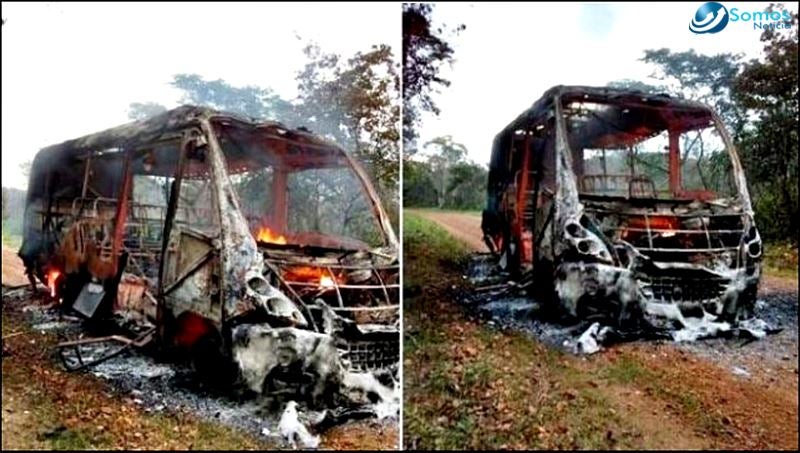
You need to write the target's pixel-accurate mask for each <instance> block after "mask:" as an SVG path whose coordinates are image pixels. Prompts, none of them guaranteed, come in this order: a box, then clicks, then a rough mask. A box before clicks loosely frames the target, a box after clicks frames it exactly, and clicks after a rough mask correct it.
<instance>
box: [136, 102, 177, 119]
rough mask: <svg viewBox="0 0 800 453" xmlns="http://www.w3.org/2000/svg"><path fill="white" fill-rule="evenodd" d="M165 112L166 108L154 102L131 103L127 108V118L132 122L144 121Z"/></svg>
mask: <svg viewBox="0 0 800 453" xmlns="http://www.w3.org/2000/svg"><path fill="white" fill-rule="evenodd" d="M166 111H167V108H166V107H164V106H163V105H161V104H157V103H155V102H132V103H131V104H130V106H128V118H130V119H132V120H146V119H148V118H151V117H154V116H156V115H158V114H161V113H164V112H166Z"/></svg>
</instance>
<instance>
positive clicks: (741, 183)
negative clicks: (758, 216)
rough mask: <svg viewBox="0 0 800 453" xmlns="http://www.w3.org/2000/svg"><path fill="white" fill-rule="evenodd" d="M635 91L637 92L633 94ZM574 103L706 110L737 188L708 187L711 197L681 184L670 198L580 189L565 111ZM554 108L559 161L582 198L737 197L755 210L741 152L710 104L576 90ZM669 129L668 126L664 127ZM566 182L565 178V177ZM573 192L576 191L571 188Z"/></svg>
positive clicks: (558, 98)
mask: <svg viewBox="0 0 800 453" xmlns="http://www.w3.org/2000/svg"><path fill="white" fill-rule="evenodd" d="M632 94H633V93H632ZM572 102H581V103H594V104H606V105H612V106H618V107H620V108H625V107H635V108H648V109H657V110H673V111H674V110H684V111H696V112H702V113H704V114H706V115H708V117H709V119H710V121H709V123H708V126H707V128H713V129H714V132H715V133H716V134H717V135H718V136H719V138H720V140H721V142H722V144H723V146H724V148H725V150H726V151H727V155H726V156H727V158H728V160H729V161H730V166H729V169H730V174H729V175H727V176H728V177H730V178H731V180H732V181H733V187H731V189H732V192H731V193H730V195H727V194H725V196H717V195H718V194H717V193H716V192H714V191H711V190H708V191H706V192H708V193H712V194H714V195H715V196H714V197H711V198H710V199H709V198H708V197H704V196H702V194H701V193H700V192H703V191H693V190H683V188H682V187H680V186H679V188H680V189H681V191H680V192H679V193H678V194H677V195H678V196H676V194H675V193H673V195H672V196H670V197H668V198H663V197H656V198H650V197H629V196H614V195H602V194H598V193H587V192H583V191H581V190H580V189H579V187H580V184H579V181H578V174H577V173H576V172H575V162H574V161H573V157H574V156H575V155H576V154H575V152H574V150H573V149H572V147H571V145H570V143H569V132H568V127H567V115H566V112H565V106H566V105H568V104H570V103H572ZM554 107H555V110H556V112H555V113H556V115H555V116H556V121H557V122H558V124H557V127H556V129H557V134H558V135H559V142H560V143H561V145H562V146H556V153H559V154H563V155H561V156H559V159H557V161H558V162H559V163H560V164H561V166H565V167H567V169H568V171H569V175H570V176H571V178H570V179H571V181H570V183H571V184H572V185H573V188H574V193H575V195H577V196H578V197H579V198H587V199H596V200H623V199H624V200H628V199H631V198H635V199H639V200H653V201H679V202H680V201H686V202H692V201H697V200H699V201H711V200H734V199H739V200H740V201H741V203H742V204H743V207H744V208H745V210H746V211H752V208H751V207H750V199H749V194H748V193H747V185H746V180H745V176H744V171H743V169H742V166H741V163H740V161H739V157H738V153H737V151H736V148H735V146H734V145H733V142H732V140H731V138H730V135H729V134H728V131H727V129H726V128H725V126H724V125H723V123H722V121H721V119H720V117H719V116H718V115H717V114H716V112H715V111H714V110H713V109H711V108H710V107H708V106H706V105H704V104H701V103H699V102H693V101H685V100H674V102H666V103H658V104H651V103H649V102H648V99H647V98H646V97H642V98H641V101H640V102H632V101H631V98H630V97H625V98H624V99H622V100H616V99H614V98H613V97H610V96H589V95H586V94H581V95H576V94H574V93H566V94H565V93H561V94H559V95H557V96H555V99H554ZM664 130H665V131H666V130H667V129H664ZM693 130H701V128H689V129H686V130H685V131H683V132H688V131H693ZM683 151H684V150H683V149H678V152H677V157H678V160H677V162H676V163H677V167H676V168H677V172H678V173H680V172H681V171H682V167H681V165H680V154H681V153H682V152H683ZM667 156H669V157H668V159H669V160H670V168H669V170H670V171H669V174H668V176H669V179H670V181H669V182H670V184H669V185H670V189H672V188H673V184H674V182H673V178H674V176H673V168H672V166H673V165H675V163H673V162H671V161H672V160H673V159H674V158H675V157H676V155H675V153H672V152H668V154H667ZM562 181H563V180H562ZM678 183H679V184H680V178H679V179H678ZM568 192H572V191H568Z"/></svg>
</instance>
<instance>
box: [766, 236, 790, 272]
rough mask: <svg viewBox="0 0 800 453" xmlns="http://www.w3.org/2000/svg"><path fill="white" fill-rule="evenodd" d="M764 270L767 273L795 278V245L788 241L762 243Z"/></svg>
mask: <svg viewBox="0 0 800 453" xmlns="http://www.w3.org/2000/svg"><path fill="white" fill-rule="evenodd" d="M763 262H764V271H765V273H767V274H768V275H774V276H777V277H784V278H795V279H796V278H797V246H796V245H793V244H791V243H789V242H774V243H769V244H764V261H763Z"/></svg>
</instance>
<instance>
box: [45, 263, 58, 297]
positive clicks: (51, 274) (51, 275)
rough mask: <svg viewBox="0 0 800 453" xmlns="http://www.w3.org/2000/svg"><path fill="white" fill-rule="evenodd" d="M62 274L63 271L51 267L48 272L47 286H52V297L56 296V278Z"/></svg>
mask: <svg viewBox="0 0 800 453" xmlns="http://www.w3.org/2000/svg"><path fill="white" fill-rule="evenodd" d="M60 276H61V271H59V270H58V269H51V270H50V271H48V272H47V287H48V288H50V297H56V280H58V277H60Z"/></svg>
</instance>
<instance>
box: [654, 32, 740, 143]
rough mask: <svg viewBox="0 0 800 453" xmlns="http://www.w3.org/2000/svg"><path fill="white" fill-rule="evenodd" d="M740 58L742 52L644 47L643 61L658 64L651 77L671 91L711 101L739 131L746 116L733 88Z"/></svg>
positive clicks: (731, 125) (691, 97) (734, 128)
mask: <svg viewBox="0 0 800 453" xmlns="http://www.w3.org/2000/svg"><path fill="white" fill-rule="evenodd" d="M741 59H742V55H741V54H733V53H719V54H716V55H703V54H699V53H697V52H695V51H694V49H689V50H688V51H685V52H673V51H672V50H670V49H666V48H662V49H650V50H645V51H644V57H642V59H641V61H644V62H645V63H650V64H652V65H653V66H654V67H655V71H654V72H653V74H652V75H651V77H654V78H656V79H658V80H662V81H664V82H665V83H666V85H665V87H666V88H667V90H668V92H670V93H672V94H674V95H678V96H681V97H684V98H686V99H694V100H698V101H701V102H705V103H707V104H710V105H711V106H713V107H714V109H715V110H716V111H717V113H719V115H720V116H721V117H722V118H723V119H724V120H725V122H726V124H727V125H728V127H731V128H733V130H734V131H738V130H739V129H740V128H741V127H742V125H743V123H744V120H745V117H744V112H743V111H742V109H741V107H740V106H739V105H738V104H737V103H735V102H734V101H733V99H732V95H731V87H732V84H733V81H734V80H735V79H736V76H737V74H738V73H739V71H740V70H741Z"/></svg>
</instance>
